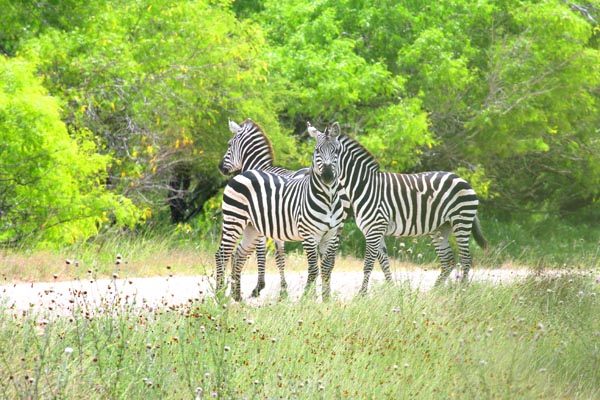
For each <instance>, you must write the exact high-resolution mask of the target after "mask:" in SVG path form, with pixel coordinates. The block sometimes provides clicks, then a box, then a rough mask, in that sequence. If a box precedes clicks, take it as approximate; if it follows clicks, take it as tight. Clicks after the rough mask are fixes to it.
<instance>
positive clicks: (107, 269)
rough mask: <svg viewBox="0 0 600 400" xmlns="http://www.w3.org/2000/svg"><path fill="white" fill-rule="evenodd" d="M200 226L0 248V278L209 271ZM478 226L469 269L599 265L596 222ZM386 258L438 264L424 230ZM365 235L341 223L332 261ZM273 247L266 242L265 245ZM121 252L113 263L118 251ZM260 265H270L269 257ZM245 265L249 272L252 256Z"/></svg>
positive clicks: (206, 239)
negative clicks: (47, 246)
mask: <svg viewBox="0 0 600 400" xmlns="http://www.w3.org/2000/svg"><path fill="white" fill-rule="evenodd" d="M207 224H208V222H206V223H205V224H204V225H201V226H194V225H179V226H177V227H171V226H166V227H165V226H163V227H158V228H156V227H154V228H153V229H141V230H140V231H138V232H129V231H128V232H112V233H110V234H105V235H102V236H99V237H97V238H95V239H94V240H90V241H88V242H85V243H79V244H76V245H69V246H64V247H62V248H60V249H58V250H52V251H50V250H46V251H31V250H28V249H16V250H12V251H6V250H4V251H0V278H2V279H3V280H5V281H12V280H28V281H29V280H33V281H40V280H52V279H70V278H74V277H83V276H87V274H88V271H92V273H93V274H94V275H95V276H98V277H110V276H111V275H112V274H113V273H114V272H118V273H119V274H120V275H121V276H126V275H128V276H157V275H167V274H170V273H174V272H175V273H177V274H180V275H197V274H201V273H205V272H207V271H208V272H209V273H210V272H211V271H212V269H213V268H214V261H213V257H214V253H215V251H216V248H217V246H218V238H219V235H220V229H221V225H220V223H219V221H217V220H210V224H209V225H207ZM482 226H483V230H484V233H485V235H486V236H487V239H488V242H489V248H488V249H487V250H485V251H483V250H482V249H480V248H479V247H477V245H476V244H475V243H474V241H473V243H472V244H471V250H472V252H473V262H474V267H475V268H498V267H507V266H508V267H510V266H517V267H526V268H530V269H533V270H538V271H541V270H544V269H565V270H589V269H593V268H596V267H598V266H599V265H600V240H599V238H600V226H597V225H594V224H583V223H579V224H577V225H572V224H569V223H567V222H565V221H562V220H560V219H559V218H556V217H547V218H546V219H543V220H539V221H537V222H535V223H533V222H518V221H514V222H510V223H509V222H503V221H499V220H498V219H495V218H485V219H483V220H482ZM386 243H387V249H388V254H389V255H390V257H391V259H392V262H393V263H396V264H397V263H401V264H403V265H414V266H421V267H424V268H430V267H431V266H432V265H435V266H436V267H437V265H438V263H439V261H438V260H437V258H436V255H435V252H434V250H433V247H432V245H431V240H430V239H429V238H428V237H421V238H410V237H404V238H393V237H387V238H386ZM364 248H365V243H364V237H363V234H362V233H361V232H360V231H359V230H358V228H357V227H356V225H355V223H354V221H352V220H349V221H347V222H346V223H345V225H344V232H343V234H342V238H341V245H340V249H339V252H338V257H340V258H345V259H348V258H357V259H359V260H361V261H360V262H355V263H339V262H338V263H337V265H336V270H340V269H341V268H344V267H345V268H355V269H360V268H361V267H362V265H361V264H362V259H363V257H364ZM286 249H287V252H288V254H289V256H288V260H289V261H288V263H287V267H288V268H289V269H291V270H304V269H305V268H306V267H305V264H306V262H305V257H304V253H303V251H302V246H301V243H287V244H286ZM273 251H274V247H273V246H272V244H271V246H270V252H271V253H272V252H273ZM118 255H121V257H122V259H121V261H120V262H119V264H117V256H118ZM267 262H268V264H267V267H268V270H269V271H271V272H275V270H276V268H275V264H274V262H273V257H272V256H271V257H268V258H267ZM250 264H251V267H249V268H247V270H248V271H255V269H254V268H255V264H256V263H255V261H254V260H252V261H251V262H250Z"/></svg>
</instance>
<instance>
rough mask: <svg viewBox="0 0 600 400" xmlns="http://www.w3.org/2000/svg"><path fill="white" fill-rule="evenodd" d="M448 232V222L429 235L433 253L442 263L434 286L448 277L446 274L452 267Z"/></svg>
mask: <svg viewBox="0 0 600 400" xmlns="http://www.w3.org/2000/svg"><path fill="white" fill-rule="evenodd" d="M450 233H451V229H450V226H449V225H448V224H444V225H442V226H441V227H440V228H439V229H438V230H437V231H436V232H434V233H433V234H432V235H431V239H432V240H433V246H434V248H435V254H437V256H438V258H439V259H440V262H441V263H442V271H441V272H440V275H439V276H438V278H437V279H436V281H435V286H439V285H441V284H442V283H444V282H445V281H446V279H448V276H449V275H450V273H451V272H452V270H453V269H454V253H453V252H452V248H451V247H450V242H449V240H448V239H449V238H450Z"/></svg>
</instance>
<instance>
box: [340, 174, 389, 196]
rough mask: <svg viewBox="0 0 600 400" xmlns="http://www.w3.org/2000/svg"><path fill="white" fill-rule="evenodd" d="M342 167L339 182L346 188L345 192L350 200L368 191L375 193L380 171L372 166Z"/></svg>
mask: <svg viewBox="0 0 600 400" xmlns="http://www.w3.org/2000/svg"><path fill="white" fill-rule="evenodd" d="M348 167H349V168H341V174H340V177H339V184H340V186H341V187H343V188H344V192H345V193H346V195H347V196H348V198H349V199H350V201H351V202H352V201H354V200H356V198H357V197H359V196H361V195H363V194H364V193H365V192H366V193H373V192H374V191H375V190H376V188H377V182H378V180H379V175H380V173H379V172H378V171H374V170H372V169H370V168H361V167H360V166H355V167H354V168H352V167H350V166H348Z"/></svg>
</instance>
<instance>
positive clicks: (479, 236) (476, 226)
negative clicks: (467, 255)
mask: <svg viewBox="0 0 600 400" xmlns="http://www.w3.org/2000/svg"><path fill="white" fill-rule="evenodd" d="M473 238H474V239H475V241H476V242H477V244H478V245H479V247H481V248H482V249H485V248H486V247H487V244H488V243H487V239H486V238H485V236H483V231H482V230H481V223H479V218H477V216H475V220H474V221H473Z"/></svg>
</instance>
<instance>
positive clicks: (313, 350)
mask: <svg viewBox="0 0 600 400" xmlns="http://www.w3.org/2000/svg"><path fill="white" fill-rule="evenodd" d="M599 292H600V284H598V283H597V281H596V280H595V277H591V276H590V275H589V274H587V275H584V274H569V275H565V276H562V277H554V278H531V279H529V280H528V281H526V282H521V283H514V284H510V285H500V286H490V285H486V284H473V285H472V286H470V287H466V288H463V287H455V286H449V287H447V288H442V289H440V290H435V291H431V292H419V291H415V290H411V289H410V288H408V287H402V286H400V287H378V288H375V289H374V290H372V291H371V293H370V294H369V296H367V297H364V298H356V299H355V300H353V301H350V302H346V303H339V302H332V303H325V304H320V303H315V302H314V301H312V300H310V299H307V300H304V301H301V302H297V303H292V302H287V301H284V302H279V303H275V304H269V305H265V306H262V307H251V306H247V305H244V304H228V303H223V304H219V303H216V302H215V301H214V300H213V299H210V298H207V299H204V300H201V301H196V302H193V303H189V304H185V305H182V306H180V307H171V308H164V309H150V308H148V307H145V306H143V305H141V306H140V305H138V306H137V307H134V306H126V305H124V304H119V301H118V300H115V299H113V300H107V302H106V304H105V305H104V306H103V307H102V308H101V310H98V311H95V312H91V311H90V310H89V309H87V308H86V307H85V301H83V303H81V304H82V305H81V306H78V307H75V308H74V311H72V313H71V314H70V315H62V316H59V315H56V314H53V315H44V314H43V313H42V314H36V313H35V312H33V311H31V312H29V313H26V314H25V315H23V314H20V313H16V312H15V311H13V310H10V309H7V308H6V307H3V308H0V341H1V343H3V344H4V345H3V346H0V376H2V377H3V379H2V380H0V398H33V399H35V398H89V399H105V398H127V399H137V398H200V399H202V398H240V399H241V398H249V399H252V398H261V399H262V398H296V399H314V398H323V399H335V398H365V399H371V398H460V399H476V398H519V399H528V398H570V399H590V398H598V396H600V388H599V387H598V385H597V383H598V382H600V368H599V367H600V350H599V349H598V339H599V337H600V336H599V335H600V319H599V318H598V310H600V300H599V294H600V293H599ZM7 344H9V345H7Z"/></svg>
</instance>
